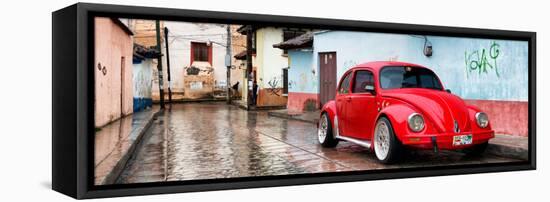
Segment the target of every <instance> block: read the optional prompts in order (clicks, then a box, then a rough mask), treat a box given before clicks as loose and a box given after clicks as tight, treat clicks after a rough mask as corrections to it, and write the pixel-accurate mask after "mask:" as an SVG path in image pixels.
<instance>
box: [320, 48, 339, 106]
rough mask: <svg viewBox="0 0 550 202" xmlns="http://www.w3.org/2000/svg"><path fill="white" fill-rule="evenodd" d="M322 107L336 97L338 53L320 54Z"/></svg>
mask: <svg viewBox="0 0 550 202" xmlns="http://www.w3.org/2000/svg"><path fill="white" fill-rule="evenodd" d="M319 64H320V65H319V66H320V75H319V76H320V89H319V91H320V92H319V102H320V104H321V107H322V106H323V105H324V104H325V103H327V102H328V101H330V100H334V97H335V95H336V52H327V53H319Z"/></svg>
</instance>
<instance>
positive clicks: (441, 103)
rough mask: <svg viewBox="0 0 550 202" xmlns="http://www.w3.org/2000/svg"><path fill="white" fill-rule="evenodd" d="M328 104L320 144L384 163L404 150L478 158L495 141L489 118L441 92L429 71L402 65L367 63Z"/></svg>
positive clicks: (321, 121)
mask: <svg viewBox="0 0 550 202" xmlns="http://www.w3.org/2000/svg"><path fill="white" fill-rule="evenodd" d="M336 90H337V92H336V98H335V100H331V101H329V102H327V103H326V104H325V105H324V106H323V108H322V110H321V116H320V119H319V125H318V132H317V135H318V140H319V143H320V144H321V145H322V146H324V147H335V146H336V145H337V144H338V141H339V140H343V141H348V142H352V143H355V144H359V145H361V146H364V147H367V148H369V149H371V150H374V153H375V154H376V157H377V158H378V160H380V161H381V162H383V163H391V162H395V161H396V160H397V159H399V157H400V156H401V154H402V152H403V150H404V149H405V148H417V149H433V150H434V151H435V152H437V151H438V150H439V149H445V150H462V151H465V152H467V153H471V154H479V153H482V152H483V151H484V150H485V148H486V147H487V145H488V141H489V139H491V138H493V137H494V131H493V130H492V129H491V124H490V123H489V118H488V116H487V114H485V113H484V112H482V111H480V110H479V109H478V108H476V107H475V106H471V105H467V104H466V103H465V102H464V101H463V100H462V99H461V98H460V97H458V96H456V95H453V94H451V93H450V91H449V90H445V88H444V87H443V84H442V83H441V82H440V80H439V78H438V77H437V76H436V75H435V73H434V72H433V71H431V70H430V69H428V68H426V67H423V66H420V65H416V64H411V63H404V62H370V63H365V64H361V65H358V66H356V67H353V68H351V69H350V70H348V71H347V72H346V73H344V74H343V77H342V78H341V80H340V82H339V85H338V87H337V89H336Z"/></svg>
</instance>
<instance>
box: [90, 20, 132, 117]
mask: <svg viewBox="0 0 550 202" xmlns="http://www.w3.org/2000/svg"><path fill="white" fill-rule="evenodd" d="M94 23H95V30H94V37H95V40H94V42H95V44H94V46H95V50H94V56H95V58H94V80H95V82H94V85H95V86H94V88H95V98H94V106H95V107H94V113H95V119H94V120H95V127H96V128H100V127H103V126H105V125H106V124H108V123H110V122H112V121H114V120H117V119H119V118H120V117H123V116H126V115H129V114H131V113H132V112H133V83H132V76H133V75H132V73H133V71H132V52H133V50H132V44H133V41H132V35H133V33H132V31H130V29H128V27H127V26H126V25H125V24H124V23H122V22H121V21H120V20H118V19H114V18H104V17H96V18H95V19H94Z"/></svg>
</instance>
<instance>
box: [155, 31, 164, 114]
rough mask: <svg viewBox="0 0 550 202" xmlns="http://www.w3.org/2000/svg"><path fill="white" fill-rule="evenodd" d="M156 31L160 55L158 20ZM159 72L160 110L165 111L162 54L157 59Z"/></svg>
mask: <svg viewBox="0 0 550 202" xmlns="http://www.w3.org/2000/svg"><path fill="white" fill-rule="evenodd" d="M155 24H156V30H157V51H158V52H159V53H160V21H158V20H156V21H155ZM157 70H158V75H159V92H160V108H161V109H164V85H163V82H164V81H163V79H162V54H160V55H159V57H158V59H157Z"/></svg>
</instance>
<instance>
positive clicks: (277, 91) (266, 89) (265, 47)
mask: <svg viewBox="0 0 550 202" xmlns="http://www.w3.org/2000/svg"><path fill="white" fill-rule="evenodd" d="M282 41H283V30H282V28H275V27H265V28H261V29H258V30H256V59H255V61H256V69H257V70H256V75H257V77H258V78H257V79H256V81H257V82H258V87H259V89H260V90H259V92H258V101H257V105H258V106H285V105H286V101H287V97H286V96H283V94H282V87H283V78H282V76H283V68H287V67H288V58H287V57H286V56H283V50H281V49H278V48H274V47H273V44H277V43H280V42H282Z"/></svg>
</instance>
